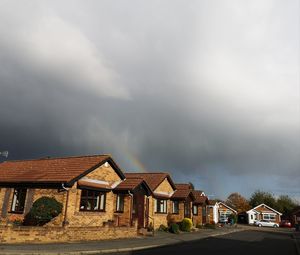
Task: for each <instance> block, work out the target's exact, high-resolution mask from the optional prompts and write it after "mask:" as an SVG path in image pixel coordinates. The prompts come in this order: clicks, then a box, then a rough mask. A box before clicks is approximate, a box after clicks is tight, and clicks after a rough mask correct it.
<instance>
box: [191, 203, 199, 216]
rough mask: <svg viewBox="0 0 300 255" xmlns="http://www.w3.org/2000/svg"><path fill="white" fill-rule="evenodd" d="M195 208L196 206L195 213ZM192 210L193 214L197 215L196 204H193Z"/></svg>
mask: <svg viewBox="0 0 300 255" xmlns="http://www.w3.org/2000/svg"><path fill="white" fill-rule="evenodd" d="M195 208H196V213H195ZM192 211H193V215H194V216H197V215H198V205H193V208H192Z"/></svg>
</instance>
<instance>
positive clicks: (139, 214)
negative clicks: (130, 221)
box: [133, 192, 145, 228]
mask: <svg viewBox="0 0 300 255" xmlns="http://www.w3.org/2000/svg"><path fill="white" fill-rule="evenodd" d="M133 200H134V206H135V210H134V218H135V219H137V223H138V228H143V227H144V222H145V196H144V194H143V193H139V192H137V193H135V194H134V195H133Z"/></svg>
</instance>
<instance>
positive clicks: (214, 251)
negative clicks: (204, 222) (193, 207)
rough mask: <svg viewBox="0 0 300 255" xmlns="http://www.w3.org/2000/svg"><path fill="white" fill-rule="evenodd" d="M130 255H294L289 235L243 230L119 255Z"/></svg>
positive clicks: (294, 249) (287, 232) (293, 246)
mask: <svg viewBox="0 0 300 255" xmlns="http://www.w3.org/2000/svg"><path fill="white" fill-rule="evenodd" d="M121 254H124V255H125V254H131V255H160V254H161V255H165V254H172V255H182V254H188V255H198V254H210V255H219V254H222V255H224V254H230V255H240V254H243V255H253V254H272V255H298V254H297V251H296V247H295V245H294V240H293V239H292V235H291V232H289V231H264V230H257V229H255V230H245V231H242V232H239V233H236V232H235V233H229V234H225V235H222V236H217V237H209V238H206V239H201V240H197V241H191V242H186V243H182V244H175V245H172V246H165V247H157V248H153V249H146V250H140V251H134V252H131V253H121Z"/></svg>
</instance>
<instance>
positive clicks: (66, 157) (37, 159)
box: [3, 154, 111, 163]
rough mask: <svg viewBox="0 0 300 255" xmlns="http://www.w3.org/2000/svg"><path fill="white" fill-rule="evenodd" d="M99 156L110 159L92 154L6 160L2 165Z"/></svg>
mask: <svg viewBox="0 0 300 255" xmlns="http://www.w3.org/2000/svg"><path fill="white" fill-rule="evenodd" d="M99 156H108V157H111V154H94V155H81V156H80V155H78V156H65V157H54V158H51V157H49V158H48V157H43V158H36V159H13V160H6V161H4V162H3V163H8V162H22V161H39V160H55V159H69V158H70V159H71V158H91V157H99Z"/></svg>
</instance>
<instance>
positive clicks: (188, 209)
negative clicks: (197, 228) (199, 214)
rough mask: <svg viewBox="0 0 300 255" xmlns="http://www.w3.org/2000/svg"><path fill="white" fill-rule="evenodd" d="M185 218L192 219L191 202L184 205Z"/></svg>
mask: <svg viewBox="0 0 300 255" xmlns="http://www.w3.org/2000/svg"><path fill="white" fill-rule="evenodd" d="M184 217H185V218H191V203H190V201H186V202H185V203H184Z"/></svg>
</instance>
